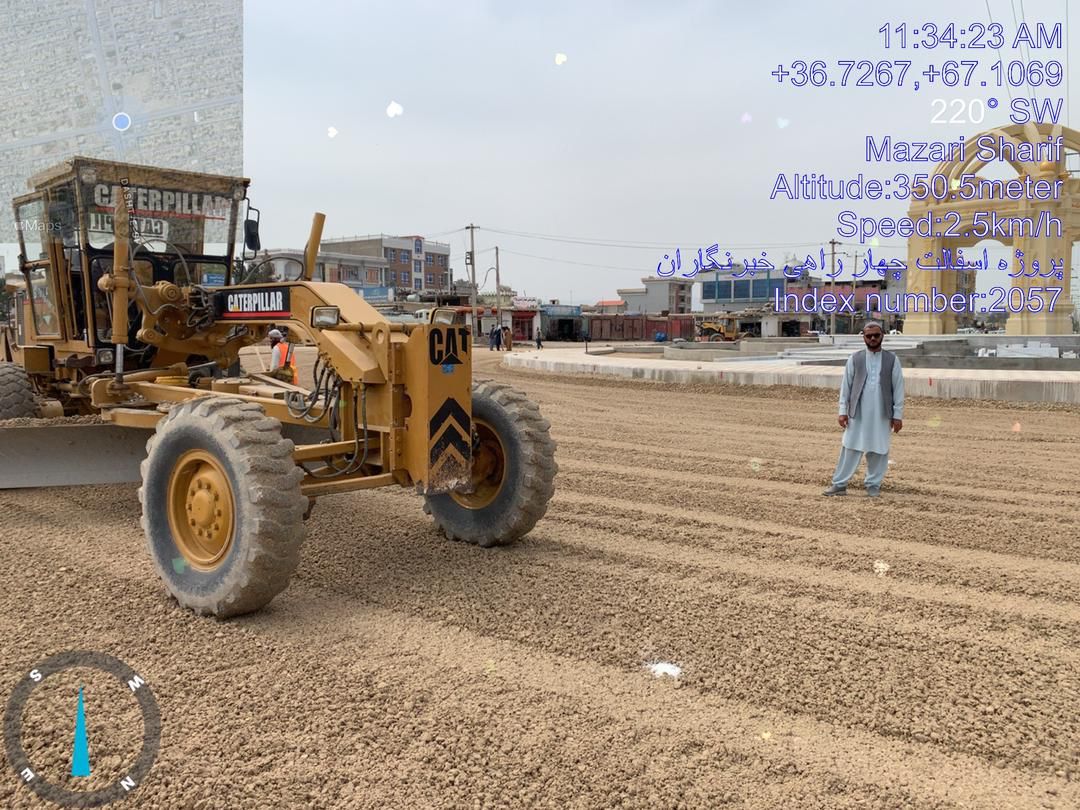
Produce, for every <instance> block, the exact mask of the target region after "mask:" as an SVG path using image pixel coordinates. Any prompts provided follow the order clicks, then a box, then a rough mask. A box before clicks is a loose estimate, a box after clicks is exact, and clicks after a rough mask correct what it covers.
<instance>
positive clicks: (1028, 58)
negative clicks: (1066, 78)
mask: <svg viewBox="0 0 1080 810" xmlns="http://www.w3.org/2000/svg"><path fill="white" fill-rule="evenodd" d="M1020 20H1021V22H1023V23H1024V27H1025V28H1027V12H1026V11H1024V0H1020ZM1028 33H1029V34H1030V33H1031V31H1030V29H1029V30H1028ZM1024 52H1025V53H1026V54H1027V56H1025V57H1024V59H1025V60H1026V61H1027V67H1026V69H1025V75H1026V76H1027V79H1028V90H1030V91H1031V93H1032V95H1034V94H1035V88H1034V86H1033V85H1032V84H1031V76H1030V73H1031V43H1030V42H1025V43H1024Z"/></svg>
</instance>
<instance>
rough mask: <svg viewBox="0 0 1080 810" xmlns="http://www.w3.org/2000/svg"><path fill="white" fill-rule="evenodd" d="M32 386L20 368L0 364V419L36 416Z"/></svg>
mask: <svg viewBox="0 0 1080 810" xmlns="http://www.w3.org/2000/svg"><path fill="white" fill-rule="evenodd" d="M37 415H38V405H37V400H36V399H35V398H34V386H33V385H31V384H30V378H29V377H28V376H27V374H26V372H25V371H23V369H22V367H21V366H17V365H15V364H14V363H0V419H18V418H20V417H26V416H37Z"/></svg>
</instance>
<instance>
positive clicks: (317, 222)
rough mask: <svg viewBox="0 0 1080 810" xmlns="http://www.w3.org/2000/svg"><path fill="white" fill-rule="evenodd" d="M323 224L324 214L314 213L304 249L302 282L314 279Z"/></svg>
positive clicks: (324, 220)
mask: <svg viewBox="0 0 1080 810" xmlns="http://www.w3.org/2000/svg"><path fill="white" fill-rule="evenodd" d="M324 222H326V214H320V213H319V212H318V211H316V212H315V217H314V218H313V219H312V220H311V234H310V235H309V236H308V243H307V247H306V248H304V281H311V280H312V279H313V278H314V277H315V259H316V258H318V256H319V245H320V244H321V243H322V229H323V223H324Z"/></svg>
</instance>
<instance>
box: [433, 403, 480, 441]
mask: <svg viewBox="0 0 1080 810" xmlns="http://www.w3.org/2000/svg"><path fill="white" fill-rule="evenodd" d="M451 416H452V417H454V419H456V420H457V423H458V425H459V426H460V427H461V429H462V430H464V431H465V433H471V432H472V423H471V422H470V421H469V415H468V414H467V413H465V409H464V408H462V407H461V406H460V405H458V403H457V400H456V399H454V398H453V397H447V400H446V402H444V403H443V404H442V405H441V406H440V407H439V410H437V411H435V415H434V416H432V417H431V432H430V433H429V434H428V435H430V436H432V437H434V436H435V434H437V433H438V432H439V428H441V427H442V425H443V422H445V421H446V420H447V419H449V418H450V417H451Z"/></svg>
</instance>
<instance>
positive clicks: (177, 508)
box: [139, 396, 308, 618]
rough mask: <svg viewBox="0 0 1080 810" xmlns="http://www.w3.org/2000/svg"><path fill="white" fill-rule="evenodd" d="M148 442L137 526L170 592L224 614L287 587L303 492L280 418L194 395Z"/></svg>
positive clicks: (295, 559) (258, 603)
mask: <svg viewBox="0 0 1080 810" xmlns="http://www.w3.org/2000/svg"><path fill="white" fill-rule="evenodd" d="M146 447H147V457H146V460H145V461H143V463H142V479H143V485H142V487H141V488H140V489H139V501H140V502H141V503H142V510H143V511H142V527H143V531H144V532H146V540H147V544H148V545H149V548H150V556H151V558H152V559H153V562H154V567H155V568H156V569H157V572H158V574H159V575H160V576H161V578H162V580H163V581H164V583H165V586H166V588H168V590H169V592H170V593H171V594H172V595H173V596H174V597H175V598H176V600H177V601H178V602H179V603H180V604H181V605H183V606H184V607H186V608H190V609H191V610H193V611H195V612H196V613H201V614H204V615H213V616H217V617H218V618H227V617H229V616H238V615H240V614H243V613H250V612H251V611H254V610H258V609H259V608H261V607H263V606H264V605H266V604H267V603H268V602H270V600H271V599H273V598H274V597H275V596H277V595H278V594H279V593H281V592H282V591H283V590H285V588H286V587H287V586H288V584H289V579H290V578H291V577H292V575H293V572H294V571H295V570H296V567H297V565H298V564H299V561H300V557H299V555H300V546H301V544H302V542H303V539H304V512H305V510H306V509H307V506H308V499H307V498H306V497H304V496H303V495H302V494H301V493H300V481H301V479H303V477H304V476H303V472H302V471H301V470H300V468H299V467H297V466H296V464H295V463H294V462H293V459H292V450H293V443H292V442H291V441H289V440H288V439H285V438H282V435H281V423H280V422H278V420H277V419H272V418H270V417H268V416H266V415H265V413H264V412H263V410H262V408H260V407H259V406H258V405H257V404H255V403H253V402H244V401H243V400H237V399H231V398H228V397H212V396H211V397H200V398H198V399H194V400H191V401H188V402H184V403H182V404H180V405H177V406H176V407H174V408H173V409H172V411H171V412H170V413H169V415H168V416H167V417H165V418H164V419H162V420H161V421H160V422H159V423H158V425H157V429H156V431H155V433H154V435H153V436H152V437H151V438H150V441H149V442H147V445H146Z"/></svg>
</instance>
